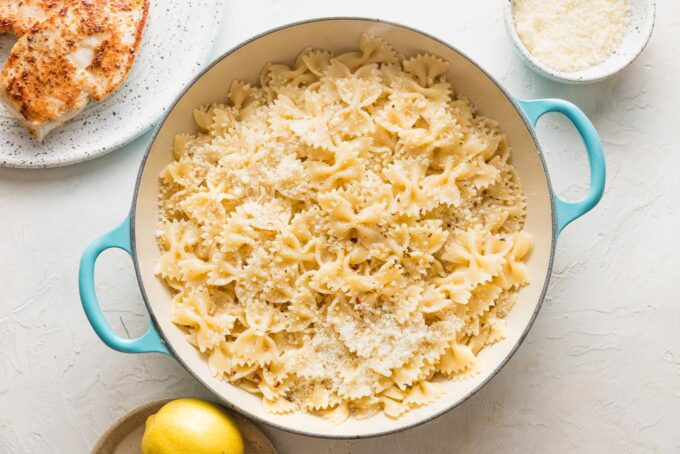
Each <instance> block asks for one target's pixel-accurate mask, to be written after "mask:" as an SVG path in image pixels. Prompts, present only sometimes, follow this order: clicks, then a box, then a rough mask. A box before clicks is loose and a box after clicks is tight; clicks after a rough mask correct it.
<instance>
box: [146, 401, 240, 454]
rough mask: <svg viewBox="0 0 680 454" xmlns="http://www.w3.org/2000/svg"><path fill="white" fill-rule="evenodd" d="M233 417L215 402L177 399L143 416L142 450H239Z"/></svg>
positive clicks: (170, 453)
mask: <svg viewBox="0 0 680 454" xmlns="http://www.w3.org/2000/svg"><path fill="white" fill-rule="evenodd" d="M243 450H244V449H243V438H242V437H241V432H239V430H238V428H237V427H236V423H235V422H234V420H233V419H232V418H231V417H230V416H229V415H227V414H226V413H225V412H224V411H222V409H220V408H219V407H218V406H217V405H214V404H211V403H208V402H204V401H202V400H199V399H177V400H173V401H172V402H168V403H167V404H165V405H163V407H161V409H160V410H158V413H156V414H154V415H151V416H149V417H148V418H147V420H146V429H145V430H144V436H143V437H142V454H243Z"/></svg>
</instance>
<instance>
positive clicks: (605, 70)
mask: <svg viewBox="0 0 680 454" xmlns="http://www.w3.org/2000/svg"><path fill="white" fill-rule="evenodd" d="M513 1H514V0H506V1H505V5H504V16H505V24H506V26H507V29H508V33H509V34H510V37H511V38H512V41H513V43H514V44H515V48H516V49H517V51H518V53H519V55H520V56H521V57H522V60H524V62H525V63H526V64H527V65H528V66H529V67H530V68H531V69H533V70H534V71H536V72H537V73H538V74H540V75H542V76H544V77H547V78H548V79H552V80H556V81H558V82H563V83H568V84H587V83H593V82H598V81H601V80H604V79H606V78H608V77H611V76H613V75H614V74H617V73H618V72H619V71H621V70H623V69H624V68H625V67H626V66H628V65H630V64H631V63H632V62H633V61H634V60H635V59H636V58H637V57H638V56H639V55H640V54H641V53H642V51H643V50H644V48H645V46H646V45H647V42H648V41H649V38H650V37H651V36H652V30H653V29H654V18H655V15H656V5H655V3H654V0H630V4H631V21H630V25H629V26H628V30H627V31H626V34H625V35H624V37H623V40H622V41H621V45H620V46H619V48H618V49H617V50H616V51H615V52H614V53H612V54H611V55H610V56H609V57H608V58H607V59H606V60H605V61H603V62H602V63H600V64H598V65H595V66H591V67H589V68H586V69H582V70H579V71H572V72H562V71H557V70H555V69H552V68H550V67H548V66H546V65H545V64H543V63H542V62H541V61H539V60H538V59H536V58H535V57H534V56H532V55H531V54H530V53H529V51H528V50H527V49H526V47H524V44H523V43H522V40H521V39H520V38H519V36H518V35H517V30H515V24H514V20H513V19H514V18H513V13H512V3H513Z"/></svg>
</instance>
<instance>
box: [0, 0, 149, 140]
mask: <svg viewBox="0 0 680 454" xmlns="http://www.w3.org/2000/svg"><path fill="white" fill-rule="evenodd" d="M0 1H2V3H3V4H4V3H5V2H7V1H8V0H0ZM9 2H10V3H14V4H17V5H18V7H17V8H15V9H14V10H13V11H14V16H13V19H11V20H12V21H13V24H15V25H13V26H12V27H14V28H13V29H12V30H10V31H15V32H16V31H20V30H21V27H24V26H26V24H29V23H31V22H32V21H33V24H32V25H30V26H28V29H27V31H26V32H25V33H24V34H23V35H22V36H21V38H19V40H18V41H17V42H16V44H15V45H14V48H13V49H12V51H11V53H10V56H9V57H8V59H7V63H6V64H5V67H4V68H3V70H2V72H1V73H0V101H2V103H3V104H4V105H5V107H6V108H7V109H8V110H9V111H10V112H11V113H12V114H13V115H14V116H15V117H16V118H17V119H18V120H19V121H20V122H21V123H22V124H23V125H24V126H25V127H26V128H27V129H28V130H29V131H30V132H31V133H32V134H33V136H34V137H35V138H36V139H37V140H39V141H42V139H43V138H44V137H45V135H46V134H47V133H49V132H50V131H51V130H52V129H54V128H56V127H57V126H59V125H61V124H63V123H64V122H66V121H68V120H69V119H71V118H73V117H74V116H75V115H76V114H78V112H80V111H81V110H83V109H84V108H85V106H87V104H88V103H89V102H90V101H100V100H102V99H104V98H106V97H107V96H109V95H110V94H111V93H112V92H113V91H114V90H115V89H116V88H117V87H118V86H119V85H120V84H121V83H122V82H123V81H124V80H125V78H126V77H127V75H128V73H129V72H130V69H131V68H132V64H133V62H134V59H135V56H136V55H137V51H138V50H139V45H140V42H141V38H142V32H143V29H144V25H145V23H146V18H147V15H148V0H67V1H61V2H60V1H57V0H54V1H48V0H42V1H40V0H31V1H26V0H9ZM50 5H53V6H50ZM15 6H16V5H15ZM52 9H53V13H52V14H51V15H50V16H49V17H48V18H47V19H44V20H42V21H40V17H42V16H41V15H43V14H47V12H48V11H51V10H52ZM17 12H18V13H17ZM24 13H25V14H24ZM31 15H32V16H31ZM8 17H9V16H8ZM29 17H32V18H29ZM34 19H37V20H38V22H35V21H34ZM0 21H7V22H9V19H3V17H2V16H0Z"/></svg>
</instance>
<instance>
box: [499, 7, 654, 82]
mask: <svg viewBox="0 0 680 454" xmlns="http://www.w3.org/2000/svg"><path fill="white" fill-rule="evenodd" d="M504 8H505V11H504V15H505V22H506V25H507V29H508V33H509V34H510V37H511V38H512V40H513V43H514V45H515V48H516V49H517V51H518V53H519V55H520V56H521V57H522V59H523V60H524V62H525V63H526V64H527V65H528V66H529V67H530V68H531V69H533V70H534V71H536V72H537V73H539V74H541V75H543V76H544V77H547V78H549V79H552V80H555V81H558V82H563V83H569V84H586V83H592V82H598V81H601V80H604V79H606V78H608V77H611V76H613V75H614V74H617V73H618V72H620V71H621V70H623V69H624V68H626V67H627V66H628V65H630V64H631V63H632V62H633V61H634V60H635V59H636V58H637V57H638V56H639V55H640V54H641V53H642V51H643V50H644V48H645V46H646V45H647V42H648V41H649V38H650V37H651V35H652V30H653V28H654V18H655V13H656V6H655V3H654V0H555V1H550V2H545V1H543V0H506V2H505V7H504Z"/></svg>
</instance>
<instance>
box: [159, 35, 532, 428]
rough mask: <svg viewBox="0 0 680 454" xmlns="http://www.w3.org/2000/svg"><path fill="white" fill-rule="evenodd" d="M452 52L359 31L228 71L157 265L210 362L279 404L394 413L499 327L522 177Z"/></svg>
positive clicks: (168, 208) (208, 112)
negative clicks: (249, 71) (256, 74)
mask: <svg viewBox="0 0 680 454" xmlns="http://www.w3.org/2000/svg"><path fill="white" fill-rule="evenodd" d="M447 69H448V63H446V62H445V61H443V60H441V59H440V58H438V57H436V56H432V55H416V56H412V57H410V58H406V57H404V56H402V55H400V54H399V53H397V52H396V51H395V50H394V49H393V48H392V47H391V46H390V45H389V44H388V43H386V42H385V41H383V40H381V39H379V38H377V37H372V36H369V35H363V36H362V37H361V38H360V41H359V49H358V50H357V51H354V52H349V53H345V54H342V55H337V56H336V55H333V54H332V53H330V52H328V51H323V50H311V49H308V50H305V51H303V52H302V53H301V54H300V55H299V57H298V58H297V60H296V62H295V63H294V64H293V65H292V66H286V65H281V64H268V65H267V66H266V67H265V68H264V70H263V71H262V74H261V76H260V82H259V85H258V86H253V85H250V84H247V83H243V82H239V81H234V82H232V84H231V87H230V89H229V92H228V99H227V100H226V102H225V103H224V104H213V105H208V106H204V107H201V108H198V109H197V110H195V112H194V117H195V121H196V124H197V126H198V129H199V132H198V133H197V134H181V135H178V136H177V137H176V139H175V142H174V155H175V159H174V161H173V162H172V163H171V164H170V165H168V166H167V168H165V169H164V170H163V172H162V174H161V176H160V178H161V194H160V219H159V223H158V231H157V238H158V242H159V246H160V248H161V251H162V254H161V258H160V260H159V262H158V264H157V270H156V273H157V275H158V276H159V277H160V278H161V279H163V280H164V281H165V282H166V283H167V285H168V286H170V287H171V288H172V290H173V291H174V299H173V301H172V320H173V322H174V323H176V324H177V325H179V326H181V327H182V328H183V329H184V330H185V331H186V334H187V340H188V341H189V342H191V343H192V344H193V345H194V346H195V347H196V348H197V349H199V350H200V351H201V352H202V353H203V354H205V356H206V358H207V364H208V367H209V368H210V370H211V372H212V374H213V375H214V376H215V377H217V378H220V379H224V380H228V381H230V382H232V383H234V384H236V385H238V386H241V387H242V388H243V389H245V390H247V391H249V392H252V393H255V394H257V395H260V396H261V397H262V402H263V405H264V407H265V409H266V410H267V411H269V412H273V413H286V412H293V411H306V412H310V413H315V414H320V415H324V416H326V417H329V418H332V419H333V420H335V421H337V422H341V421H343V420H344V419H345V418H347V417H348V416H350V415H352V416H355V417H369V416H372V415H374V414H376V413H378V412H381V411H382V412H384V414H386V415H387V416H389V417H392V418H397V417H399V416H400V415H402V414H403V413H405V412H407V411H409V410H411V409H413V408H415V407H419V406H422V405H426V404H428V403H429V402H431V401H433V400H434V399H437V398H438V397H439V396H441V395H442V393H443V389H442V386H441V385H440V384H439V383H438V382H440V381H441V379H442V378H443V379H446V378H450V377H464V376H466V375H469V374H472V373H475V368H476V366H475V364H476V356H477V354H478V352H479V351H480V350H481V349H483V348H484V347H485V346H487V345H489V344H493V343H495V342H498V341H499V340H501V339H503V337H504V326H505V323H504V320H503V318H504V317H505V315H506V314H507V313H508V312H509V311H510V310H511V308H512V306H513V304H514V302H515V300H516V297H517V292H518V291H519V289H520V288H521V287H522V286H524V285H525V284H527V283H528V281H529V276H528V273H527V268H526V264H525V261H526V259H527V255H528V253H529V251H530V248H531V239H530V237H529V235H528V234H527V233H525V232H523V231H522V227H523V224H524V217H525V199H524V194H523V190H522V186H521V184H520V181H519V179H518V177H517V174H516V173H515V170H514V168H513V167H512V165H511V164H510V148H509V146H508V143H507V140H506V138H505V136H504V135H503V134H501V133H500V132H499V130H498V125H497V123H496V122H495V121H493V120H491V119H489V118H485V117H482V116H480V115H478V114H476V112H475V110H474V108H473V106H472V105H471V103H470V101H469V100H468V99H466V98H465V97H464V96H461V95H458V94H456V93H454V91H453V88H452V87H451V84H450V83H449V82H448V81H447V79H446V71H447Z"/></svg>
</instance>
